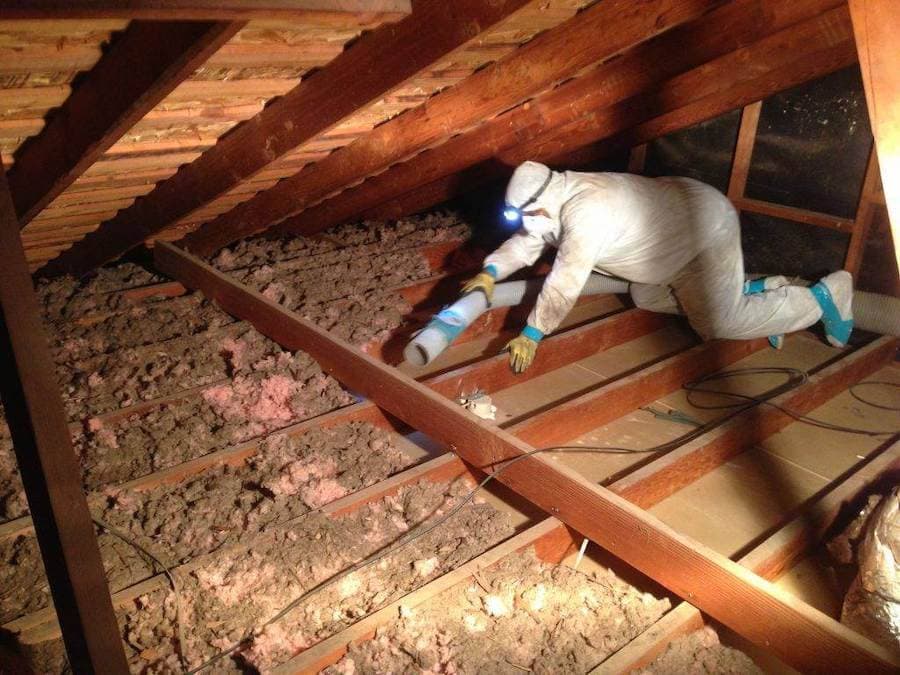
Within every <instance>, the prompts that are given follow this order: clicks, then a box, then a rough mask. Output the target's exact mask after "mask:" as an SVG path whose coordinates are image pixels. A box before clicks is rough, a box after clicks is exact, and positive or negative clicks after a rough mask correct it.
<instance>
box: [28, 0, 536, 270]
mask: <svg viewBox="0 0 900 675" xmlns="http://www.w3.org/2000/svg"><path fill="white" fill-rule="evenodd" d="M534 1H535V0H504V1H502V2H490V3H486V2H483V0H458V1H456V2H453V3H448V2H446V0H422V2H419V3H417V5H416V11H415V12H414V13H413V14H412V15H411V16H409V17H408V18H406V19H404V20H403V21H400V22H398V23H396V24H392V25H389V26H383V27H381V28H379V29H378V30H375V31H373V32H372V33H369V34H368V35H364V36H363V37H362V38H361V39H360V40H358V41H357V42H356V43H355V44H353V45H352V46H351V47H350V48H348V49H347V50H346V51H344V52H342V53H341V54H340V55H339V56H337V57H336V58H335V59H333V60H332V61H331V62H330V63H329V64H328V65H327V66H326V67H324V68H323V69H322V70H320V71H319V72H317V73H315V74H313V75H312V76H310V77H308V78H305V79H303V80H302V81H301V82H300V84H298V85H297V86H296V87H295V88H293V89H292V90H291V91H290V92H288V93H287V94H285V95H284V96H282V97H280V98H278V99H277V100H275V101H273V102H272V104H271V105H269V106H267V107H266V108H265V109H264V110H262V111H261V112H260V113H259V114H257V115H256V116H254V117H253V118H251V119H249V120H247V121H246V122H243V123H242V124H240V125H238V126H237V127H236V128H235V129H234V130H233V131H231V132H230V133H229V134H228V135H227V136H225V137H224V138H222V139H221V140H220V141H219V142H218V143H217V144H216V145H214V146H213V147H211V148H210V149H209V150H208V151H207V152H205V153H203V154H202V155H201V156H200V157H198V158H197V159H196V161H193V162H192V163H190V164H187V165H185V166H183V167H182V168H181V169H179V170H178V172H177V173H176V174H175V175H174V176H172V177H171V178H169V179H168V180H164V181H162V182H161V183H159V184H158V185H157V186H156V187H155V188H154V189H153V190H152V191H151V192H150V193H149V194H147V195H145V196H144V197H142V198H141V199H139V200H138V201H136V202H135V203H134V204H133V205H132V206H130V207H128V208H126V209H124V210H123V211H120V212H119V213H118V214H116V216H115V217H113V218H112V219H110V220H108V221H106V222H104V223H103V224H102V225H101V226H100V228H99V229H98V230H97V231H96V232H93V233H91V234H90V235H88V236H87V237H85V238H84V239H82V240H81V241H80V242H78V243H77V244H75V245H74V246H73V247H72V248H71V249H69V250H68V251H66V252H64V253H63V254H62V255H60V256H59V257H58V258H56V259H55V260H53V261H51V262H50V263H49V264H48V265H46V266H45V267H44V268H43V269H42V270H41V274H44V275H47V276H54V275H58V274H65V273H71V274H75V275H76V276H80V275H83V274H84V273H86V272H88V271H90V270H91V269H93V268H95V267H97V266H99V265H102V264H103V263H106V262H109V261H110V260H113V259H115V258H117V257H118V256H119V255H121V254H122V253H125V252H126V251H128V250H130V249H131V248H134V247H135V246H138V245H140V244H141V243H143V242H144V240H145V239H147V238H148V237H150V236H151V235H153V234H156V233H158V232H160V231H162V230H163V229H165V228H166V227H168V226H169V225H171V224H172V223H175V222H177V221H179V220H180V219H182V218H183V217H185V216H187V215H188V214H190V213H192V212H193V211H195V210H197V209H199V208H200V207H202V206H203V205H205V204H207V203H209V202H211V201H213V200H214V199H216V198H217V197H219V196H221V195H223V194H224V193H226V192H228V191H229V190H231V189H232V188H234V187H235V186H236V185H237V184H238V183H240V182H241V181H243V180H246V179H248V178H250V177H252V176H253V175H254V174H256V173H257V172H259V171H260V170H262V169H264V168H265V167H267V166H268V165H270V164H272V163H273V162H275V161H276V160H277V159H279V158H280V157H282V156H284V155H285V154H286V153H287V152H289V151H291V150H293V149H294V148H296V147H298V146H299V145H301V144H302V143H305V142H307V141H310V140H312V139H314V138H316V137H318V136H320V135H321V134H323V133H325V132H327V131H328V130H329V129H331V128H333V127H335V126H337V125H338V124H340V123H341V122H342V121H343V120H345V119H347V118H348V117H349V116H351V115H352V114H354V113H355V112H356V111H357V110H358V109H360V108H362V107H364V106H366V105H368V104H370V103H373V102H375V101H377V100H378V99H379V98H381V97H383V96H384V95H385V94H386V93H388V92H389V91H391V90H393V89H394V88H396V87H398V86H400V85H402V84H403V83H404V82H406V81H407V80H409V79H410V78H412V77H414V76H415V75H416V74H417V73H419V72H420V71H422V70H423V69H425V68H427V67H429V66H431V65H432V64H434V63H435V62H437V61H439V60H440V59H442V58H444V57H445V56H446V55H447V54H449V53H451V52H452V51H453V50H455V49H457V48H458V47H460V46H461V45H463V44H465V43H466V42H469V41H470V40H472V39H474V38H475V37H477V35H478V34H479V33H481V32H483V31H485V30H487V29H488V28H490V27H491V26H493V25H495V24H496V23H498V22H500V21H501V20H503V19H504V18H506V17H507V16H509V15H510V14H512V13H513V12H515V11H516V10H519V9H521V8H522V7H524V6H526V5H528V4H530V3H531V2H534Z"/></svg>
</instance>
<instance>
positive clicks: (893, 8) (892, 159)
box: [850, 0, 900, 267]
mask: <svg viewBox="0 0 900 675" xmlns="http://www.w3.org/2000/svg"><path fill="white" fill-rule="evenodd" d="M850 18H851V19H852V21H853V34H854V36H855V37H856V50H857V52H858V53H859V65H860V68H861V69H862V76H863V87H864V88H865V90H866V103H867V104H868V108H869V119H870V120H871V123H872V134H873V135H874V136H875V147H876V148H877V151H878V164H879V167H880V169H881V181H882V184H883V185H884V196H885V202H886V203H887V208H888V215H889V216H890V220H891V234H892V235H893V238H894V256H895V257H896V259H897V264H898V267H900V50H898V48H897V35H898V34H900V3H897V1H896V0H850Z"/></svg>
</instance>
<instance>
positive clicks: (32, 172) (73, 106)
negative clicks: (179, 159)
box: [9, 21, 244, 227]
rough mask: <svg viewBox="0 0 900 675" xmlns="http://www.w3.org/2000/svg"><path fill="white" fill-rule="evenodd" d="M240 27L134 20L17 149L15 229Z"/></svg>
mask: <svg viewBox="0 0 900 675" xmlns="http://www.w3.org/2000/svg"><path fill="white" fill-rule="evenodd" d="M243 26H244V24H243V23H242V22H214V23H210V22H140V21H139V22H133V23H132V24H131V25H129V27H128V28H127V29H126V30H125V32H124V33H123V34H122V35H121V36H120V37H119V39H118V40H116V41H115V42H114V43H113V45H112V47H111V49H110V50H109V52H108V53H107V54H105V55H104V56H103V57H102V58H101V59H100V61H98V62H97V64H96V65H95V66H94V68H93V69H91V70H90V71H89V72H88V73H87V75H86V77H85V79H84V81H83V82H82V83H81V84H79V85H78V86H77V87H76V88H75V90H74V91H73V93H72V95H71V96H70V97H69V98H68V99H67V100H66V101H65V103H64V104H63V106H62V108H60V109H59V110H58V111H56V113H55V114H54V115H53V116H52V117H51V118H50V121H49V122H48V123H47V125H46V126H45V127H44V129H43V131H41V133H39V134H38V135H37V136H35V137H33V138H31V139H30V140H29V141H27V142H26V143H25V144H24V145H23V146H22V147H21V148H20V149H19V151H18V152H17V153H16V162H15V164H14V166H13V168H12V170H11V171H10V172H9V185H10V190H11V191H12V194H13V201H14V202H15V205H16V212H17V213H18V216H19V224H20V227H25V226H26V225H27V224H28V223H29V222H30V221H31V220H32V219H33V218H34V217H35V216H36V215H37V214H38V213H40V212H41V211H42V210H43V209H44V207H46V206H47V205H48V204H49V203H50V202H52V201H53V200H54V199H55V198H56V197H57V196H58V195H60V194H61V193H62V192H63V191H64V190H65V189H66V188H68V187H69V186H70V185H72V183H74V182H75V180H76V179H77V178H78V177H79V176H81V175H82V174H83V173H84V172H85V171H86V170H87V169H88V168H89V167H90V166H91V165H92V164H94V162H96V161H97V160H98V159H99V158H100V157H101V156H102V155H103V153H104V152H106V151H107V150H108V149H109V148H110V147H111V146H112V145H113V144H114V143H115V142H116V141H118V140H119V139H120V138H121V137H122V136H123V135H124V134H125V133H126V132H127V131H128V130H129V129H130V128H131V127H132V126H134V124H135V123H136V122H138V121H139V120H141V119H142V118H143V117H144V115H146V114H147V113H148V112H149V111H150V110H152V109H153V108H154V107H155V106H156V105H157V104H159V102H160V101H162V100H163V99H164V98H165V97H166V96H168V95H169V93H170V92H172V90H174V89H175V87H176V86H178V85H179V84H180V83H181V82H182V81H183V80H185V79H186V78H188V77H189V76H190V75H191V74H192V73H193V72H194V71H195V70H196V69H197V68H198V67H199V66H201V65H202V64H203V63H204V62H205V61H206V60H207V58H209V56H211V55H212V54H213V53H215V52H216V50H217V49H218V48H219V47H221V46H222V45H223V44H225V43H226V42H227V41H228V40H230V39H231V38H232V37H233V36H234V35H235V34H236V33H237V32H238V31H239V30H240V29H241V28H242V27H243Z"/></svg>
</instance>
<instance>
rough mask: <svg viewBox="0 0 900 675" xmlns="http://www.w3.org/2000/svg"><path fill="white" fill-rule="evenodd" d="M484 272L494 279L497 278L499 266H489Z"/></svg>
mask: <svg viewBox="0 0 900 675" xmlns="http://www.w3.org/2000/svg"><path fill="white" fill-rule="evenodd" d="M484 271H485V272H487V273H488V274H490V275H491V276H492V277H494V279H495V280H496V278H497V266H496V265H488V266H487V267H485V268H484Z"/></svg>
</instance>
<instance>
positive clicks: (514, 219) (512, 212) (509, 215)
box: [503, 206, 522, 224]
mask: <svg viewBox="0 0 900 675" xmlns="http://www.w3.org/2000/svg"><path fill="white" fill-rule="evenodd" d="M503 218H504V220H506V222H507V223H513V224H518V223H521V222H522V211H520V210H519V209H517V208H516V207H514V206H507V207H505V208H504V209H503Z"/></svg>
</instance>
